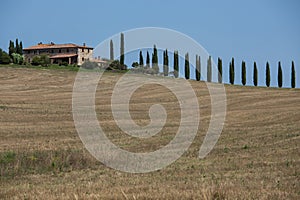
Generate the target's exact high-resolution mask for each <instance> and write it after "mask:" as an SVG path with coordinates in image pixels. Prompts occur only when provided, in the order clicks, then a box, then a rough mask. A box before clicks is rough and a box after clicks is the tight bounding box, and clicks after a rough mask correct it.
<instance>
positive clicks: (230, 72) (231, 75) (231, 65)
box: [229, 58, 234, 85]
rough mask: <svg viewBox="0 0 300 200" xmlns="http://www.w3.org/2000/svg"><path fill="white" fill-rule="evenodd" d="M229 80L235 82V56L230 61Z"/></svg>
mask: <svg viewBox="0 0 300 200" xmlns="http://www.w3.org/2000/svg"><path fill="white" fill-rule="evenodd" d="M229 82H230V84H232V85H233V84H234V58H232V59H231V62H230V63H229Z"/></svg>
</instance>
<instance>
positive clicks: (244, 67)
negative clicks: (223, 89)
mask: <svg viewBox="0 0 300 200" xmlns="http://www.w3.org/2000/svg"><path fill="white" fill-rule="evenodd" d="M242 84H243V85H246V62H245V61H242Z"/></svg>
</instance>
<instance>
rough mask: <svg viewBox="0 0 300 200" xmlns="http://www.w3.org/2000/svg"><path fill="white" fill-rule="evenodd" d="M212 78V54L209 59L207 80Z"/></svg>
mask: <svg viewBox="0 0 300 200" xmlns="http://www.w3.org/2000/svg"><path fill="white" fill-rule="evenodd" d="M211 78H212V69H211V56H209V57H208V60H207V82H211Z"/></svg>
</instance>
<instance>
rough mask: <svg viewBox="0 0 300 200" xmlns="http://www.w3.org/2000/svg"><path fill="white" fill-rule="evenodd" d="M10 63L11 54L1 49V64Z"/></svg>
mask: <svg viewBox="0 0 300 200" xmlns="http://www.w3.org/2000/svg"><path fill="white" fill-rule="evenodd" d="M9 63H10V57H9V55H8V54H7V53H6V52H5V51H3V50H2V49H0V64H9Z"/></svg>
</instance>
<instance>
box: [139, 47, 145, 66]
mask: <svg viewBox="0 0 300 200" xmlns="http://www.w3.org/2000/svg"><path fill="white" fill-rule="evenodd" d="M139 64H140V67H143V66H144V58H143V52H142V51H140V62H139Z"/></svg>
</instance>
